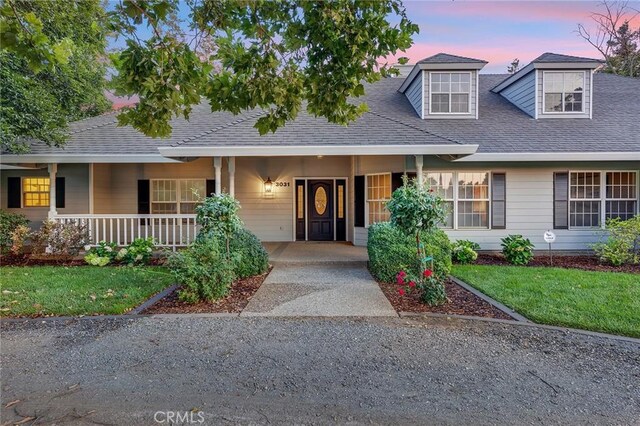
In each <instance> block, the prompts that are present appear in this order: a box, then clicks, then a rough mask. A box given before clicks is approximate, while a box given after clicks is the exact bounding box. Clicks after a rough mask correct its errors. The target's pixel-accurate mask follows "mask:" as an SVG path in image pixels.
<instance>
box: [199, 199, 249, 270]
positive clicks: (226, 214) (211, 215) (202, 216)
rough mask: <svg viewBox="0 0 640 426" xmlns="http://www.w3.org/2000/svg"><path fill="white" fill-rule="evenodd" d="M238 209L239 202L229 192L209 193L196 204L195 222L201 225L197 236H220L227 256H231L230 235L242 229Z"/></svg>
mask: <svg viewBox="0 0 640 426" xmlns="http://www.w3.org/2000/svg"><path fill="white" fill-rule="evenodd" d="M238 210H240V202H238V200H236V199H235V198H233V197H232V196H231V195H229V194H211V196H209V197H206V198H205V199H204V200H202V201H201V202H200V204H198V206H196V222H197V223H198V224H199V225H200V226H201V228H200V233H199V234H198V238H203V237H204V238H212V237H220V238H222V240H223V241H224V242H225V246H226V251H225V252H226V254H227V258H229V257H230V256H231V251H230V247H229V245H230V239H231V237H232V236H233V234H234V233H235V232H237V231H238V230H240V229H242V220H240V216H238Z"/></svg>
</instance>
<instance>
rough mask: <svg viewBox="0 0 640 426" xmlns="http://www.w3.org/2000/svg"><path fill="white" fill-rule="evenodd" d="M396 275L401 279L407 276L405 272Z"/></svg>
mask: <svg viewBox="0 0 640 426" xmlns="http://www.w3.org/2000/svg"><path fill="white" fill-rule="evenodd" d="M398 275H400V276H401V277H402V278H404V277H406V276H407V273H406V272H405V271H400V272H398Z"/></svg>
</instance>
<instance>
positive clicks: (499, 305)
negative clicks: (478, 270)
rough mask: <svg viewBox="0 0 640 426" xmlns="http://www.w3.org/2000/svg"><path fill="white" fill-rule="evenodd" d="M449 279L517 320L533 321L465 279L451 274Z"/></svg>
mask: <svg viewBox="0 0 640 426" xmlns="http://www.w3.org/2000/svg"><path fill="white" fill-rule="evenodd" d="M449 279H450V280H451V281H453V282H454V283H456V284H458V285H459V286H460V287H462V288H464V289H465V290H467V291H468V292H470V293H473V294H474V295H475V296H478V297H479V298H480V299H482V300H484V301H485V302H487V303H489V304H490V305H492V306H493V307H494V308H497V309H499V310H501V311H502V312H504V313H505V314H507V315H509V316H510V317H511V318H513V319H515V320H516V321H521V322H529V323H530V322H531V321H530V320H528V319H527V318H525V317H524V316H522V315H520V314H519V313H517V312H516V311H514V310H513V309H511V308H509V307H507V306H505V305H503V304H502V303H500V302H498V301H497V300H495V299H492V298H491V297H489V296H487V295H486V294H484V293H482V292H481V291H478V290H476V289H475V288H473V287H471V286H470V285H469V284H467V283H465V282H464V281H462V280H460V279H458V278H456V277H454V276H452V275H449Z"/></svg>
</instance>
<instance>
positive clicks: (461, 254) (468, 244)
mask: <svg viewBox="0 0 640 426" xmlns="http://www.w3.org/2000/svg"><path fill="white" fill-rule="evenodd" d="M478 250H480V245H479V244H478V243H474V242H473V241H469V240H458V241H454V243H453V245H452V252H451V257H452V259H453V260H454V261H456V262H458V263H462V264H467V263H472V262H475V261H476V259H477V258H478Z"/></svg>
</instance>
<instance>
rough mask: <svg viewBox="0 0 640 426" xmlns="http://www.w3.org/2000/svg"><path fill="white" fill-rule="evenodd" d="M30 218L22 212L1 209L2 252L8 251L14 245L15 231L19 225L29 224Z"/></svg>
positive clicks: (0, 232)
mask: <svg viewBox="0 0 640 426" xmlns="http://www.w3.org/2000/svg"><path fill="white" fill-rule="evenodd" d="M28 224H29V220H28V219H27V218H26V217H25V216H24V215H21V214H18V213H10V212H8V211H5V210H0V252H1V253H6V252H7V251H9V249H10V248H11V246H12V245H13V233H14V232H15V230H16V229H17V228H18V227H19V226H27V225H28Z"/></svg>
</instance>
